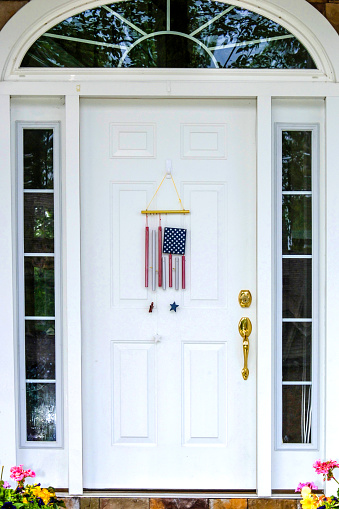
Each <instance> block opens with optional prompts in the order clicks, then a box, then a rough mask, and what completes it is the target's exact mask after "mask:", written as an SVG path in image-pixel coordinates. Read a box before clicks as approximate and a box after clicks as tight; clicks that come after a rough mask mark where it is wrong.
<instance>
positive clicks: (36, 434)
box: [26, 383, 56, 442]
mask: <svg viewBox="0 0 339 509" xmlns="http://www.w3.org/2000/svg"><path fill="white" fill-rule="evenodd" d="M26 417H27V440H28V441H46V442H47V441H48V442H55V441H56V422H55V421H56V414H55V384H54V383H49V384H43V383H27V384H26Z"/></svg>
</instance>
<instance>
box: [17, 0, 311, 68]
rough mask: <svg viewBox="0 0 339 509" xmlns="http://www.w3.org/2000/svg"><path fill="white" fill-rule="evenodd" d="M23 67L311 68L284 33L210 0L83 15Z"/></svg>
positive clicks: (141, 3) (173, 0)
mask: <svg viewBox="0 0 339 509" xmlns="http://www.w3.org/2000/svg"><path fill="white" fill-rule="evenodd" d="M21 67H62V68H79V67H80V68H81V67H82V68H127V67H134V68H220V69H229V68H233V69H242V68H252V69H316V65H315V63H314V61H313V59H312V57H311V56H310V54H309V53H308V51H307V50H306V49H305V47H304V46H303V45H302V44H301V42H300V41H299V40H298V39H297V38H296V37H295V36H294V35H293V34H291V33H290V32H289V31H288V30H286V28H284V27H282V26H281V25H279V24H277V23H276V22H274V21H272V20H270V19H267V18H265V17H263V16H261V15H260V14H258V13H255V12H251V11H249V10H247V9H244V8H241V7H237V6H235V5H230V4H225V3H223V2H217V1H214V0H121V1H117V2H114V3H108V4H105V5H102V6H100V7H95V8H92V9H87V10H85V11H83V12H80V13H79V14H76V15H74V16H71V17H69V18H67V19H65V20H64V21H62V22H61V23H59V24H57V25H55V26H54V27H53V28H51V29H49V30H48V31H47V32H45V33H44V34H43V35H41V36H40V37H39V38H38V39H37V40H36V41H35V42H34V44H33V45H32V46H31V47H30V48H29V50H28V51H27V53H26V55H25V56H24V58H23V60H22V63H21Z"/></svg>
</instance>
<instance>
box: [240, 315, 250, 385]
mask: <svg viewBox="0 0 339 509" xmlns="http://www.w3.org/2000/svg"><path fill="white" fill-rule="evenodd" d="M238 330H239V334H240V336H241V337H242V339H243V341H242V349H243V352H244V367H243V369H242V370H241V374H242V377H243V379H244V380H247V378H248V375H249V370H248V367H247V363H248V352H249V349H250V342H249V340H248V338H249V337H250V335H251V332H252V323H251V320H250V319H249V318H247V317H246V316H243V317H242V318H240V322H239V325H238Z"/></svg>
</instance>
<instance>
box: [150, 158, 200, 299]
mask: <svg viewBox="0 0 339 509" xmlns="http://www.w3.org/2000/svg"><path fill="white" fill-rule="evenodd" d="M171 166H172V163H171V161H170V160H167V161H166V167H167V171H166V173H165V175H164V178H163V179H162V181H161V183H160V185H159V187H158V189H157V190H156V192H155V193H154V195H153V198H152V199H151V201H150V202H149V204H148V206H147V207H146V210H142V211H141V213H142V214H146V228H145V287H146V288H147V287H148V282H149V274H148V272H149V269H150V268H151V269H152V290H153V291H155V289H156V279H155V278H156V265H157V271H158V286H159V287H162V288H163V290H166V265H167V263H166V256H163V254H168V255H169V263H168V268H169V274H168V275H169V278H168V282H169V287H170V288H172V285H173V276H172V271H173V270H174V271H175V289H176V290H179V257H178V256H176V257H175V268H173V261H172V254H174V255H180V256H181V257H182V260H181V267H182V268H181V281H182V285H181V287H182V289H183V290H184V289H185V288H186V275H185V274H186V270H185V267H186V260H185V248H186V234H187V230H186V229H185V228H170V227H167V226H166V227H165V228H164V229H162V226H161V215H162V214H166V215H167V214H189V213H190V211H189V210H186V209H185V208H184V206H183V204H182V201H181V199H180V196H179V193H178V190H177V187H176V185H175V182H174V180H173V177H172V174H171ZM165 178H167V179H171V180H172V183H173V186H174V189H175V191H176V193H177V196H178V200H179V204H180V206H181V209H179V210H175V209H174V210H173V209H171V210H150V209H149V206H150V205H151V203H152V201H153V200H154V198H155V196H156V195H157V193H158V191H159V189H160V187H161V186H162V184H163V182H164V180H165ZM148 215H158V216H159V226H158V229H157V230H158V231H156V230H153V229H152V230H151V232H150V228H149V225H148ZM157 233H158V239H157V240H158V242H156V234H157ZM150 234H151V235H150ZM150 236H151V237H152V251H151V253H152V256H151V260H150V256H149V249H150ZM156 248H158V249H156ZM156 251H158V256H156ZM150 263H151V264H152V265H151V266H150Z"/></svg>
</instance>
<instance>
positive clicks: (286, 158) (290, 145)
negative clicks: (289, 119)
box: [282, 131, 312, 191]
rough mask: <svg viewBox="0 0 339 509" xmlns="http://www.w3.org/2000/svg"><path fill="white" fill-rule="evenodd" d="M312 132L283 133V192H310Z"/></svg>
mask: <svg viewBox="0 0 339 509" xmlns="http://www.w3.org/2000/svg"><path fill="white" fill-rule="evenodd" d="M311 169H312V131H283V132H282V190H283V191H310V190H311V189H312V187H311V185H312V182H311V175H312V173H311Z"/></svg>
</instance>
